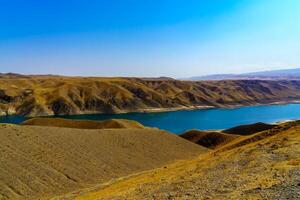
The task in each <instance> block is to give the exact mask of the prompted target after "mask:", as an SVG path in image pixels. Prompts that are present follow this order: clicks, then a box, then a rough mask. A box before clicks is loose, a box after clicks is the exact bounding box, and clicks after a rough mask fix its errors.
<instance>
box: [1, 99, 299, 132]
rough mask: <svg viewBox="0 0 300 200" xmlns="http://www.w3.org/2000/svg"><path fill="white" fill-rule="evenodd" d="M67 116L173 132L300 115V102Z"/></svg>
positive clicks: (16, 119) (11, 118)
mask: <svg viewBox="0 0 300 200" xmlns="http://www.w3.org/2000/svg"><path fill="white" fill-rule="evenodd" d="M60 117H63V118H67V119H88V120H106V119H131V120H136V121H138V122H140V123H142V124H143V125H145V126H151V127H158V128H160V129H163V130H168V131H170V132H173V133H177V134H178V133H182V132H184V131H186V130H190V129H201V130H208V129H226V128H231V127H233V126H237V125H242V124H249V123H255V122H265V123H274V122H277V121H282V120H290V119H300V104H287V105H265V106H251V107H242V108H234V109H206V110H183V111H175V112H160V113H127V114H89V115H71V116H60ZM24 120H26V118H24V117H21V116H8V117H6V116H4V117H0V123H15V124H18V123H21V122H22V121H24Z"/></svg>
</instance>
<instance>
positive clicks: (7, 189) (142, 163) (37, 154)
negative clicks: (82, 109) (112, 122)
mask: <svg viewBox="0 0 300 200" xmlns="http://www.w3.org/2000/svg"><path fill="white" fill-rule="evenodd" d="M206 151H207V149H205V148H202V147H200V146H199V145H196V144H193V143H190V142H188V141H186V140H184V139H182V138H180V137H178V136H176V135H174V134H170V133H167V132H164V131H160V130H158V129H152V128H144V129H140V128H135V129H97V130H95V129H94V130H88V129H70V128H57V127H42V126H19V125H5V124H2V125H0V199H1V200H5V199H13V200H17V199H30V200H32V199H41V198H42V199H49V198H50V197H52V196H56V195H60V194H65V193H68V192H70V191H74V190H78V189H80V188H84V187H90V186H91V185H95V184H99V183H103V182H107V181H110V180H114V179H118V178H119V177H123V176H127V175H129V174H132V173H137V172H141V171H144V170H149V169H153V168H156V167H161V166H163V165H166V164H168V163H170V162H174V161H175V160H180V159H189V158H192V157H194V156H196V155H199V154H201V153H204V152H206Z"/></svg>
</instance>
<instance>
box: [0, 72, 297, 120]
mask: <svg viewBox="0 0 300 200" xmlns="http://www.w3.org/2000/svg"><path fill="white" fill-rule="evenodd" d="M299 99H300V80H299V81H298V80H281V81H266V80H226V81H194V82H193V81H179V80H172V79H166V78H163V79H161V78H159V79H150V80H149V79H139V78H92V77H90V78H85V77H59V76H50V77H49V76H37V77H36V76H33V77H31V76H30V77H19V78H17V77H14V78H0V113H1V114H2V115H5V114H17V115H25V116H39V115H69V114H83V113H122V112H140V111H146V112H148V111H164V110H178V109H194V108H199V107H200V108H202V107H203V108H206V107H232V106H245V105H255V104H263V103H276V102H290V101H297V100H299Z"/></svg>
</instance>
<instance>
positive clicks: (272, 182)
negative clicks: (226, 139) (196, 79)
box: [64, 121, 300, 200]
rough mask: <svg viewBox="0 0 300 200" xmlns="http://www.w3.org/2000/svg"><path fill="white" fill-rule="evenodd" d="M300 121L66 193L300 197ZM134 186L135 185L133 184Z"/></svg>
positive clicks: (87, 197) (86, 196) (82, 196)
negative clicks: (143, 170)
mask: <svg viewBox="0 0 300 200" xmlns="http://www.w3.org/2000/svg"><path fill="white" fill-rule="evenodd" d="M299 133H300V122H299V121H296V122H289V123H285V124H280V125H279V126H278V127H274V128H273V129H270V130H266V131H262V132H259V133H256V134H254V135H249V136H243V137H241V138H238V139H236V140H233V141H232V142H230V143H228V144H227V145H225V146H224V147H221V148H218V149H217V150H215V151H212V152H208V153H206V154H202V155H200V156H199V157H197V158H194V159H191V160H188V161H181V162H176V163H173V164H170V165H167V166H165V167H163V168H158V169H155V170H151V171H147V172H143V173H141V174H137V175H133V176H129V177H125V178H123V179H120V180H116V181H115V182H110V183H107V184H105V185H101V184H100V185H97V186H95V187H91V188H86V189H84V190H80V191H76V192H74V193H70V194H67V195H65V196H64V197H71V198H73V197H77V198H76V199H77V200H93V199H99V200H100V199H101V200H103V199H141V200H144V199H188V200H189V199H191V200H193V199H295V200H296V199H300V193H299V191H300V184H299V180H300V173H299V172H300V159H299V155H300V134H299ZM129 188H130V189H129Z"/></svg>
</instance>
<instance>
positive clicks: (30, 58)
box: [0, 0, 300, 77]
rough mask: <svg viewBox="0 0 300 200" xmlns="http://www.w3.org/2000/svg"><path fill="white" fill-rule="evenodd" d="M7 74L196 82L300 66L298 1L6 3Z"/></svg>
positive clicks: (1, 38) (3, 46) (1, 34)
mask: <svg viewBox="0 0 300 200" xmlns="http://www.w3.org/2000/svg"><path fill="white" fill-rule="evenodd" d="M0 19H1V20H0V72H16V73H24V74H49V73H51V74H65V75H83V76H171V77H189V76H197V75H204V74H212V73H242V72H251V71H258V70H271V69H284V68H294V67H300V56H299V55H300V37H299V35H300V25H299V21H300V1H299V0H285V1H282V0H189V1H184V0H165V1H162V0H161V1H159V0H143V1H141V0H123V1H121V0H102V1H101V0H98V1H96V0H89V1H84V0H64V1H61V0H43V1H35V0H27V1H23V0H0Z"/></svg>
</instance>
